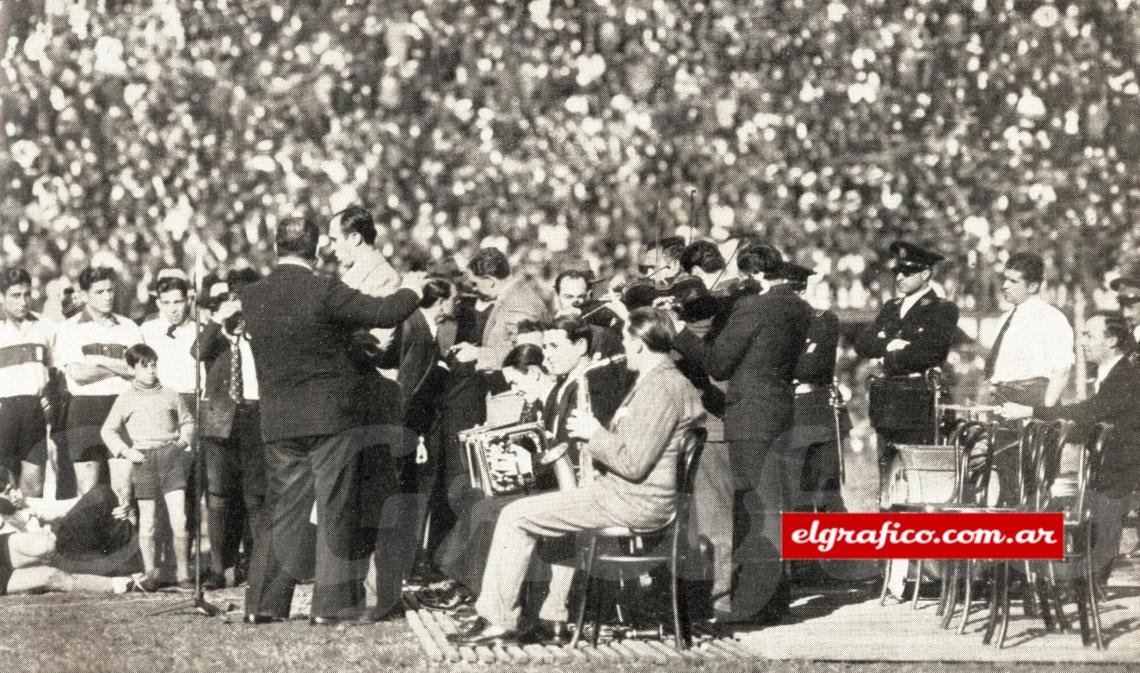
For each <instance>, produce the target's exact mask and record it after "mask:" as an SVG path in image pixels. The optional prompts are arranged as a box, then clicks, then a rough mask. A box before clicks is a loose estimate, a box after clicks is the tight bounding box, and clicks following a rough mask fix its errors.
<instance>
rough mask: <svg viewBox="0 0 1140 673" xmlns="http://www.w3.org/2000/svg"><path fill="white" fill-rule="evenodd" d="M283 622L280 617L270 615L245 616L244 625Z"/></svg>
mask: <svg viewBox="0 0 1140 673" xmlns="http://www.w3.org/2000/svg"><path fill="white" fill-rule="evenodd" d="M283 621H285V620H284V619H283V618H281V617H274V616H272V615H246V616H245V623H246V624H272V623H273V622H283Z"/></svg>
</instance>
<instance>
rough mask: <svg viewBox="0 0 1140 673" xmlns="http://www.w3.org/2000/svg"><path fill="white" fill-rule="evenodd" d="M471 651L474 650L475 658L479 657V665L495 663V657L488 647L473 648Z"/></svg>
mask: <svg viewBox="0 0 1140 673" xmlns="http://www.w3.org/2000/svg"><path fill="white" fill-rule="evenodd" d="M473 649H474V650H475V656H477V657H479V663H481V664H493V663H495V661H496V659H497V657H496V656H495V652H494V651H492V650H491V648H490V647H487V646H485V645H481V646H479V647H475V648H473Z"/></svg>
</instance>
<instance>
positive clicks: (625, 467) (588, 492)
mask: <svg viewBox="0 0 1140 673" xmlns="http://www.w3.org/2000/svg"><path fill="white" fill-rule="evenodd" d="M622 336H623V339H622V341H623V344H622V345H623V347H624V349H625V354H626V365H627V366H628V367H629V368H630V369H632V370H634V371H636V372H637V373H638V380H637V382H636V383H634V385H633V388H632V389H631V390H630V392H629V394H628V395H627V396H626V398H625V401H624V402H623V403H622V405H621V406H620V407H619V408H618V410H617V412H616V413H615V414H614V417H613V420H612V421H611V422H610V424H609V428H603V427H602V426H601V424H600V423H599V422H598V420H597V419H595V418H594V417H593V416H590V415H588V414H583V413H579V412H575V413H574V414H573V415H572V416H571V417H570V420H569V422H568V428H569V430H570V433H571V435H573V436H576V437H580V438H582V439H584V440H586V441H587V442H588V444H587V445H586V449H587V451H586V453H587V454H588V455H589V457H590V458H592V459H593V460H594V462H595V464H596V465H598V466H599V472H600V473H601V474H599V475H598V476H597V477H596V478H595V479H594V481H592V482H591V483H589V484H587V485H583V486H582V487H580V488H578V489H574V490H568V491H557V492H554V493H544V494H542V495H536V496H532V497H527V498H522V499H520V500H518V501H516V502H514V503H512V504H511V505H509V506H507V507H506V508H505V509H504V510H503V512H502V514H501V515H500V516H499V521H498V524H497V525H496V527H495V533H494V536H493V538H492V541H491V551H490V556H489V558H488V559H487V565H486V570H485V572H484V575H483V583H482V592H481V593H480V595H479V599H478V601H476V603H475V610H476V612H477V613H478V617H477V618H476V619H475V620H473V621H472V622H471V623H470V626H469V628H467V629H465V630H463V631H460V632H459V633H456V634H453V635H452V636H449V639H450V640H452V641H453V642H454V643H456V644H459V645H487V644H492V643H501V642H504V641H513V640H516V639H517V638H518V635H519V634H518V630H517V629H518V620H519V614H520V607H519V590H520V589H521V588H522V584H523V581H524V580H525V578H526V572H527V568H528V567H529V565H530V561H531V555H532V553H533V551H534V548H535V544H536V543H537V541H538V538H540V537H555V536H561V535H565V534H570V533H577V532H579V531H587V530H593V529H596V528H605V527H610V526H622V527H628V528H635V529H651V528H656V527H659V526H661V525H664V524H665V523H667V522H668V521H669V519H670V518H671V517H672V515H673V512H674V508H675V506H676V502H675V501H676V493H677V490H678V488H680V484H678V483H677V461H678V460H680V459H681V458H682V456H681V455H680V453H681V450H682V446H683V442H684V438H685V433H686V431H688V430H689V428H691V427H693V426H694V425H695V424H696V423H698V422H699V421H700V420H701V418H702V417H703V415H704V410H703V407H702V406H701V397H700V394H699V393H698V392H697V390H696V389H695V388H694V387H693V386H692V384H690V383H689V382H688V380H687V379H686V378H685V377H684V376H683V375H682V374H681V373H680V372H679V371H677V368H676V367H675V366H674V365H673V362H672V360H671V359H670V357H669V352H670V350H671V349H672V346H673V337H674V336H675V332H674V330H673V327H672V321H671V320H670V318H669V317H668V316H667V315H665V314H663V313H661V312H659V311H657V310H655V309H651V308H643V309H638V310H636V311H634V312H633V313H631V314H630V316H629V320H628V321H627V323H626V328H625V331H624V333H623V335H622ZM552 572H553V577H552V578H551V583H550V594H549V595H548V597H547V599H546V601H545V602H544V604H543V607H542V612H540V614H539V616H540V617H541V618H542V619H546V620H550V621H561V620H565V619H566V616H567V615H566V597H567V596H568V595H569V592H570V583H571V580H572V579H573V571H572V570H571V569H569V568H563V567H559V566H554V567H553V568H552Z"/></svg>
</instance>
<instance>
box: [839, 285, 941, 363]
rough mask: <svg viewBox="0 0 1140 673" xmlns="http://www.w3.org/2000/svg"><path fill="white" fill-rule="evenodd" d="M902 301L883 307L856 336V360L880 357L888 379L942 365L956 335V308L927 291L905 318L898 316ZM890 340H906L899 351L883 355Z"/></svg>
mask: <svg viewBox="0 0 1140 673" xmlns="http://www.w3.org/2000/svg"><path fill="white" fill-rule="evenodd" d="M901 306H902V298H896V299H892V300H890V301H889V302H887V303H886V305H885V306H883V308H882V310H880V311H879V315H877V316H875V321H874V322H873V323H871V324H870V325H868V326H867V327H866V328H864V329H863V331H862V332H860V333H859V337H858V338H857V339H856V340H855V352H856V353H858V355H859V357H861V358H867V359H873V358H883V372H884V373H885V374H887V375H888V376H897V375H905V374H914V373H921V372H923V371H926V370H927V369H929V368H930V367H937V366H939V365H941V364H942V363H944V362H946V354H947V353H949V352H950V347H951V346H952V345H953V344H954V338H955V337H956V335H957V334H958V307H957V306H955V305H954V304H953V303H952V302H949V301H946V300H945V299H942V298H941V297H939V296H938V295H936V294H934V291H933V290H931V291H929V292H927V293H926V294H925V295H924V296H923V297H922V298H921V299H919V300H918V303H916V304H915V305H914V306H913V307H911V309H910V310H909V311H907V314H906V316H905V317H902V318H900V317H899V308H900V307H901ZM894 339H903V340H905V341H909V342H910V345H909V346H907V347H906V348H903V349H901V350H897V351H893V352H890V353H888V352H887V344H889V343H890V342H891V341H892V340H894Z"/></svg>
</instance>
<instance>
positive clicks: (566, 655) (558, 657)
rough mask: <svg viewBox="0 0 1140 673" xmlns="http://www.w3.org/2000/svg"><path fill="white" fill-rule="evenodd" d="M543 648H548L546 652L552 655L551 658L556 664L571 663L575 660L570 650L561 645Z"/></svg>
mask: <svg viewBox="0 0 1140 673" xmlns="http://www.w3.org/2000/svg"><path fill="white" fill-rule="evenodd" d="M543 647H545V648H546V651H547V652H549V653H550V656H551V657H552V658H553V659H554V661H556V662H569V661H573V659H574V658H573V657H572V656H570V648H568V647H562V646H561V645H544V646H543Z"/></svg>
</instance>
